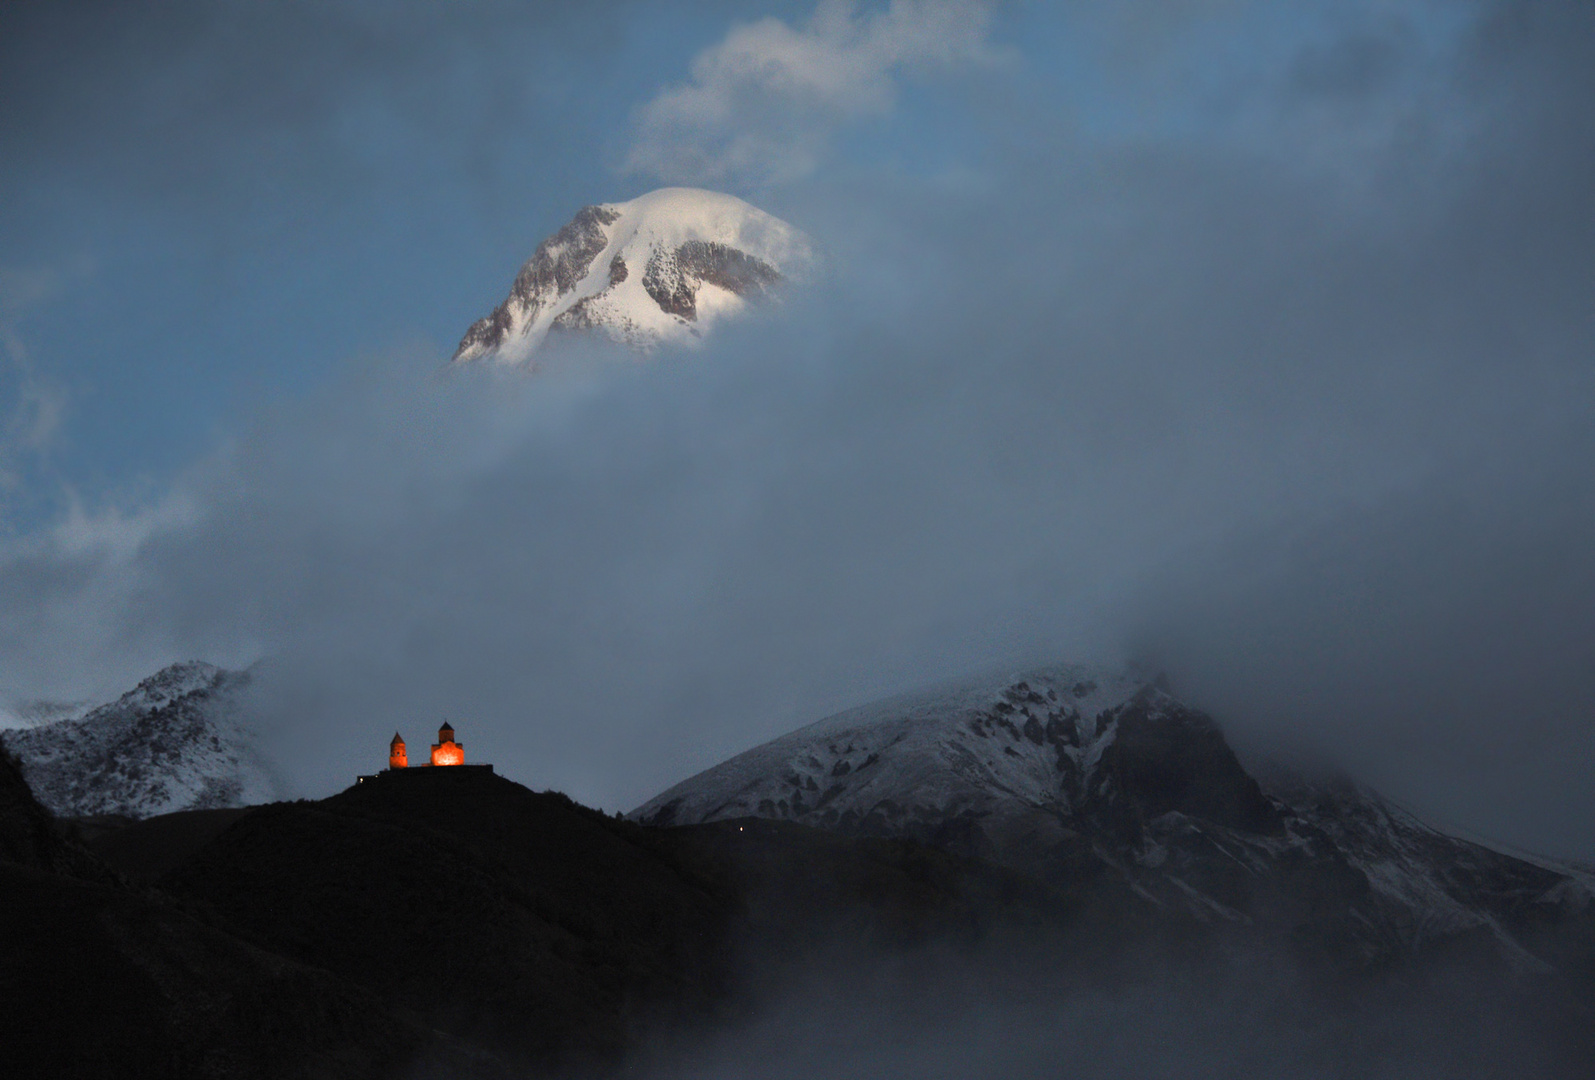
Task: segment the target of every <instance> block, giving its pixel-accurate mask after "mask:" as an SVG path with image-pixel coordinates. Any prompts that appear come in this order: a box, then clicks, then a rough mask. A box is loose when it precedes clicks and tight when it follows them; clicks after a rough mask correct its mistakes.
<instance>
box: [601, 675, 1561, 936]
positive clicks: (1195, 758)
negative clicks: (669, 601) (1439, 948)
mask: <svg viewBox="0 0 1595 1080" xmlns="http://www.w3.org/2000/svg"><path fill="white" fill-rule="evenodd" d="M1281 776H1282V777H1284V778H1283V779H1278V780H1276V781H1275V782H1273V783H1272V784H1271V787H1270V788H1269V789H1265V788H1263V787H1262V786H1261V785H1260V784H1259V783H1258V782H1257V781H1256V780H1255V779H1254V778H1253V777H1252V776H1251V775H1250V774H1249V773H1247V771H1246V770H1245V768H1244V767H1243V766H1242V765H1241V764H1240V762H1239V759H1237V758H1236V756H1235V754H1234V753H1233V751H1232V750H1231V748H1230V747H1229V745H1228V743H1227V742H1226V741H1225V740H1224V737H1223V734H1222V733H1221V731H1220V730H1219V728H1218V726H1217V725H1216V724H1214V723H1213V721H1212V720H1211V719H1210V718H1208V717H1207V716H1206V715H1204V714H1203V713H1201V712H1198V711H1196V710H1194V709H1192V708H1190V707H1189V706H1187V705H1185V704H1183V703H1182V702H1180V701H1179V700H1178V699H1176V698H1175V697H1174V696H1173V695H1172V694H1171V693H1169V691H1168V690H1167V689H1166V688H1165V687H1164V686H1163V685H1162V684H1161V683H1160V682H1158V681H1157V680H1155V679H1152V678H1150V677H1148V676H1147V675H1146V674H1144V673H1138V672H1135V671H1116V670H1111V669H1104V668H1093V667H1081V666H1060V667H1053V668H1046V669H1040V670H1034V671H1027V672H1022V673H1017V674H1014V675H1011V676H1008V677H998V678H990V679H977V680H971V681H968V682H965V683H960V684H956V685H949V686H945V687H941V688H938V689H935V690H932V691H928V692H925V693H920V694H912V695H907V696H903V697H899V698H895V699H891V700H888V701H883V702H880V703H877V704H874V705H869V706H866V707H864V708H860V709H854V710H852V711H850V712H845V713H842V714H839V715H837V716H834V717H831V718H830V719H827V720H822V721H820V722H819V723H816V724H812V725H810V726H808V727H805V728H802V729H800V730H798V731H795V732H793V733H791V734H789V735H786V736H783V737H781V738H779V739H776V740H774V741H772V742H769V743H766V744H764V745H763V746H759V747H756V748H754V749H752V750H749V751H748V752H746V753H744V754H741V755H739V756H737V757H734V758H732V759H730V760H729V761H726V762H724V763H722V764H720V765H717V766H715V767H714V768H711V769H709V770H707V771H705V772H703V773H701V774H699V775H698V776H695V777H692V778H691V779H689V780H686V781H683V782H682V783H680V784H677V785H676V786H675V787H673V788H671V789H669V790H668V791H666V792H664V793H663V794H661V795H659V796H657V797H655V798H654V799H652V800H650V801H649V802H648V803H646V804H645V805H643V806H642V807H640V808H638V809H637V810H635V811H633V812H632V815H631V816H632V817H633V818H634V819H636V820H639V821H642V822H645V823H649V824H655V825H670V824H693V823H699V822H707V821H716V820H725V819H731V818H737V817H744V816H755V817H766V818H779V819H786V820H793V821H798V822H801V823H804V824H809V825H814V826H818V827H822V828H830V829H835V830H838V831H842V832H849V833H862V834H866V835H884V836H892V835H900V836H909V837H912V838H915V839H918V840H921V841H925V842H929V843H933V844H937V845H939V846H942V847H946V848H949V849H951V850H954V851H958V852H960V853H963V854H968V855H974V856H980V857H985V858H990V859H993V860H996V861H999V862H1002V863H1005V864H1007V865H1009V866H1013V867H1015V868H1018V869H1021V870H1025V871H1028V872H1032V873H1036V874H1038V875H1041V876H1043V877H1047V878H1051V879H1053V880H1055V881H1059V882H1064V883H1066V882H1069V881H1077V880H1080V878H1081V875H1087V876H1089V875H1093V874H1098V873H1112V874H1117V875H1121V876H1122V877H1123V878H1124V879H1126V880H1127V881H1128V883H1129V884H1130V885H1131V887H1132V888H1134V889H1135V890H1136V891H1137V892H1139V893H1141V894H1142V895H1143V896H1145V897H1147V898H1149V899H1152V900H1153V901H1155V902H1156V903H1158V904H1159V905H1161V906H1164V907H1166V908H1168V909H1171V910H1177V911H1183V912H1184V913H1186V914H1188V915H1191V916H1194V917H1196V918H1198V919H1201V920H1203V921H1209V922H1216V923H1219V924H1224V923H1231V924H1244V925H1255V924H1263V925H1266V926H1271V927H1274V928H1275V929H1278V930H1280V931H1282V932H1286V933H1288V934H1289V936H1290V938H1291V940H1292V941H1294V942H1296V943H1297V944H1298V945H1301V944H1303V943H1307V945H1310V946H1311V947H1313V948H1321V949H1323V950H1326V951H1328V952H1330V953H1333V954H1335V955H1337V956H1342V957H1346V958H1349V959H1351V960H1353V961H1354V962H1357V963H1370V962H1378V961H1381V960H1385V959H1389V958H1391V957H1399V956H1401V955H1406V954H1409V953H1410V952H1411V951H1412V950H1413V949H1416V948H1420V947H1423V946H1424V945H1426V944H1427V943H1429V942H1431V941H1434V940H1437V939H1452V940H1455V939H1458V938H1459V937H1476V938H1481V939H1485V940H1488V941H1489V942H1491V943H1492V945H1493V947H1495V948H1496V949H1497V951H1498V952H1499V954H1500V955H1502V956H1504V957H1505V958H1506V959H1507V960H1508V961H1509V962H1511V963H1513V964H1515V965H1518V966H1520V967H1534V966H1536V965H1537V964H1539V963H1540V962H1541V961H1540V960H1538V959H1537V958H1536V957H1535V956H1534V955H1533V954H1532V952H1531V950H1530V949H1529V948H1528V947H1526V946H1525V945H1524V941H1526V940H1528V938H1527V937H1525V935H1530V934H1531V931H1532V930H1533V928H1534V927H1536V926H1539V925H1541V924H1542V923H1543V921H1544V920H1545V919H1546V918H1550V919H1552V920H1553V921H1554V920H1555V919H1557V918H1561V917H1563V916H1578V917H1582V914H1583V913H1584V912H1586V911H1587V910H1588V908H1589V904H1590V898H1591V891H1590V888H1589V885H1588V883H1587V882H1584V881H1582V880H1580V879H1579V878H1577V876H1576V875H1570V874H1567V873H1562V872H1558V871H1556V870H1555V869H1553V868H1551V867H1548V866H1545V865H1536V864H1534V863H1530V862H1526V861H1524V860H1520V859H1515V858H1512V857H1510V856H1507V855H1503V854H1500V853H1498V852H1495V851H1490V850H1487V849H1485V848H1482V847H1479V846H1478V845H1475V844H1471V843H1468V842H1466V841H1462V840H1457V839H1454V838H1452V837H1448V836H1444V835H1443V834H1440V833H1438V832H1436V831H1435V830H1433V829H1430V828H1428V827H1427V826H1425V825H1423V824H1422V823H1421V822H1419V821H1417V820H1416V819H1414V818H1412V817H1411V816H1410V815H1408V814H1406V813H1404V812H1403V811H1400V810H1398V809H1397V808H1395V807H1393V806H1391V805H1390V804H1388V803H1387V802H1386V801H1385V800H1383V799H1382V798H1380V797H1379V796H1378V795H1377V794H1376V793H1374V792H1372V791H1369V790H1368V789H1366V788H1363V787H1360V786H1357V785H1355V784H1351V783H1350V782H1349V781H1344V780H1339V779H1336V780H1325V781H1317V782H1308V781H1305V780H1302V779H1301V778H1300V777H1299V776H1286V775H1285V774H1283V773H1282V774H1281ZM1304 947H1306V946H1304Z"/></svg>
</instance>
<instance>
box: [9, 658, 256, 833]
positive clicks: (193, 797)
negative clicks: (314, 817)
mask: <svg viewBox="0 0 1595 1080" xmlns="http://www.w3.org/2000/svg"><path fill="white" fill-rule="evenodd" d="M248 681H249V676H248V675H247V674H245V673H243V672H236V671H226V670H223V669H222V668H218V667H215V666H213V665H210V664H204V663H198V662H190V663H182V664H173V665H172V666H171V667H168V668H165V669H163V670H162V671H159V672H157V673H156V674H154V675H152V676H150V677H149V678H147V679H145V680H144V681H143V682H141V683H139V684H138V686H136V687H135V688H133V689H132V690H130V691H128V692H127V693H126V694H123V695H122V696H121V697H120V698H118V699H117V700H116V701H113V702H111V703H110V704H107V705H102V706H100V707H99V708H96V709H91V710H89V711H88V712H87V713H86V714H85V715H83V716H81V717H74V718H69V719H64V720H57V721H54V722H51V723H44V724H39V725H37V726H34V727H31V728H24V729H20V730H15V731H7V732H3V733H0V740H3V742H4V744H5V747H6V749H8V750H9V751H10V752H11V753H12V754H13V755H15V756H16V757H17V759H18V760H19V761H20V762H21V764H22V769H23V773H24V774H25V775H26V777H27V781H28V784H29V786H30V787H31V788H32V789H33V792H34V794H35V795H36V796H37V797H38V799H39V801H40V802H41V803H43V804H44V805H45V806H47V807H48V808H49V809H50V810H51V811H52V812H53V813H56V814H59V815H61V816H63V817H83V816H88V815H93V814H117V815H122V816H125V817H133V818H143V817H150V816H153V815H155V814H166V813H171V812H173V811H176V810H199V809H210V808H215V807H224V806H244V805H249V804H252V803H260V802H269V801H271V800H272V799H274V798H276V797H277V784H276V783H275V781H274V780H273V779H272V777H271V775H270V773H269V772H268V770H267V769H266V767H265V766H264V764H263V763H262V762H261V761H260V759H259V758H258V757H256V755H255V754H254V752H253V750H252V749H251V746H250V740H249V737H248V733H247V732H246V731H245V730H244V728H243V727H242V726H241V725H240V723H239V722H238V719H237V708H236V706H237V696H238V694H239V693H240V692H241V691H242V690H243V688H244V687H245V686H246V685H248Z"/></svg>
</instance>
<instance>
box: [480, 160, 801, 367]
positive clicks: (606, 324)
mask: <svg viewBox="0 0 1595 1080" xmlns="http://www.w3.org/2000/svg"><path fill="white" fill-rule="evenodd" d="M811 258H812V255H811V253H810V248H809V244H808V240H807V238H805V237H804V235H803V234H802V233H801V232H799V231H798V230H797V229H794V228H793V227H792V226H791V225H788V224H787V223H786V222H784V221H782V220H780V219H779V218H775V217H771V216H770V215H769V214H766V213H765V212H764V211H762V210H760V209H758V208H757V207H754V206H750V205H749V204H748V203H745V202H743V201H742V200H741V199H738V198H736V197H735V196H731V195H724V194H721V193H719V192H715V191H704V190H701V189H699V188H661V189H660V190H658V191H652V192H649V193H648V194H646V195H642V196H639V197H638V198H635V199H632V200H631V201H630V202H623V203H604V204H603V205H601V206H587V207H583V208H582V209H581V210H580V211H578V212H577V214H576V216H575V217H574V218H572V219H571V221H570V223H569V224H567V225H566V226H565V227H564V228H562V229H560V230H559V232H557V233H555V234H554V235H553V236H551V237H549V238H548V239H547V240H544V241H543V242H542V243H541V244H539V245H537V250H536V251H535V252H534V253H533V254H532V257H531V259H529V260H528V261H527V263H526V265H525V266H523V267H521V272H520V273H519V274H517V275H516V277H515V284H514V285H513V286H511V288H510V294H509V296H508V297H507V298H505V300H504V302H503V303H502V304H500V305H499V306H498V307H496V308H494V309H493V311H492V313H491V314H489V315H487V316H485V317H483V318H481V319H478V320H477V321H476V322H475V323H474V324H473V325H472V326H471V328H470V330H468V331H467V332H466V334H465V338H464V339H463V340H462V341H461V342H460V347H459V348H458V349H457V350H455V353H454V362H455V363H465V362H468V361H472V360H477V359H482V358H490V359H492V360H493V361H495V362H498V363H503V364H515V363H520V362H523V361H525V360H527V359H528V358H529V357H531V356H532V354H533V353H535V352H536V350H537V349H538V348H539V347H540V346H541V345H542V344H543V342H544V341H545V340H546V339H547V338H548V335H549V333H550V331H553V330H587V329H590V330H599V331H602V332H603V333H604V334H606V335H607V336H608V337H610V338H611V339H613V340H615V341H619V342H623V343H625V344H627V345H631V346H633V347H635V348H642V349H647V348H650V347H652V346H654V345H658V344H661V343H680V342H691V341H693V340H695V339H698V338H701V337H702V336H703V334H704V333H705V332H707V330H708V329H709V327H710V326H711V325H713V324H714V323H715V322H716V321H717V320H719V319H721V318H723V317H725V316H726V315H729V314H733V313H735V312H739V311H741V310H743V309H744V308H745V307H746V306H747V304H748V301H750V300H755V299H758V298H759V297H762V296H765V295H766V294H768V293H769V292H770V291H771V290H772V289H773V288H774V287H775V286H776V285H777V284H778V283H780V282H781V281H782V280H783V279H784V278H787V277H790V276H791V275H792V274H794V273H795V272H797V271H799V270H801V268H802V267H803V266H804V265H806V264H807V263H808V262H809V260H810V259H811Z"/></svg>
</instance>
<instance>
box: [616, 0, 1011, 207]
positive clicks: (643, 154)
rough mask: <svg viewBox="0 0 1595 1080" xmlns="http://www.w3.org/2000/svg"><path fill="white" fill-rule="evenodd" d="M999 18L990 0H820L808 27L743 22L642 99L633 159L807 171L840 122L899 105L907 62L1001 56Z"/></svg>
mask: <svg viewBox="0 0 1595 1080" xmlns="http://www.w3.org/2000/svg"><path fill="white" fill-rule="evenodd" d="M990 22H991V12H990V5H989V4H987V3H986V2H985V0H891V3H890V4H889V5H887V6H886V7H884V8H883V9H879V10H869V11H864V12H860V11H858V10H857V9H856V5H855V4H851V3H846V2H836V0H822V2H821V3H820V4H819V6H818V7H817V8H816V10H815V12H814V15H813V16H812V17H811V18H810V20H809V21H808V22H807V24H805V25H803V26H800V27H793V26H791V25H789V24H787V23H785V22H783V21H781V20H780V19H776V18H765V19H760V20H758V21H755V22H750V23H745V24H739V25H737V26H734V27H732V29H731V31H730V32H729V33H728V34H727V35H726V37H725V39H724V40H723V41H721V42H719V43H717V44H716V45H714V46H712V47H710V48H708V49H706V50H704V51H703V52H701V53H699V54H698V56H697V57H695V58H694V59H693V61H692V79H691V81H690V82H688V83H686V84H683V85H677V86H670V87H666V88H665V89H663V90H661V91H660V92H659V93H658V94H657V95H656V96H655V97H654V98H653V99H652V100H651V101H649V102H648V103H647V104H646V105H644V106H643V107H642V108H641V110H639V113H638V118H637V133H636V139H635V141H634V143H633V145H632V148H631V152H630V154H629V155H628V157H627V160H626V166H627V168H628V169H630V170H632V171H634V172H639V173H644V174H648V175H652V176H657V177H659V178H661V179H663V180H666V181H669V182H678V183H680V182H686V183H695V184H703V183H710V184H715V183H720V184H723V183H727V182H739V183H743V184H747V183H753V184H769V183H784V182H790V181H793V180H797V179H800V178H802V177H805V176H808V175H810V174H811V173H813V172H814V171H815V170H816V169H818V168H819V167H820V165H821V164H822V162H823V159H824V157H825V155H826V153H827V150H828V149H829V144H830V142H831V140H832V138H833V137H834V136H835V134H836V132H837V131H838V130H839V129H841V128H843V127H844V126H846V125H847V124H849V123H852V122H857V121H858V120H860V119H863V118H866V117H879V116H885V115H888V114H890V113H891V111H892V109H893V107H894V105H895V100H896V97H897V84H898V81H899V79H900V78H901V76H902V74H903V73H904V72H905V71H913V70H915V69H924V68H932V67H939V68H952V69H957V68H959V67H967V66H969V65H985V64H990V63H992V62H993V61H994V60H995V59H996V57H997V55H998V54H997V51H996V49H995V48H994V47H993V46H992V44H991V43H990V41H989V40H988V32H989V24H990Z"/></svg>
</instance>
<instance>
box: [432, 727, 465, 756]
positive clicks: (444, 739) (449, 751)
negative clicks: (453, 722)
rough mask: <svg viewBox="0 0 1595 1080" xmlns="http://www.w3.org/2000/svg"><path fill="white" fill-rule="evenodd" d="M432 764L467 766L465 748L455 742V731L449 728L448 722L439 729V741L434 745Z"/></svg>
mask: <svg viewBox="0 0 1595 1080" xmlns="http://www.w3.org/2000/svg"><path fill="white" fill-rule="evenodd" d="M432 764H434V765H463V764H465V747H464V745H463V744H461V743H457V742H455V741H454V729H453V728H451V727H449V725H448V722H447V721H445V722H444V724H443V726H442V727H440V728H438V741H437V742H435V743H433V744H432Z"/></svg>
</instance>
